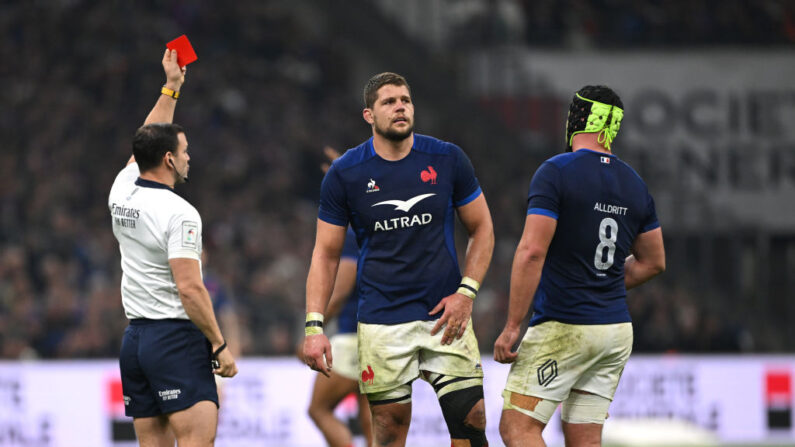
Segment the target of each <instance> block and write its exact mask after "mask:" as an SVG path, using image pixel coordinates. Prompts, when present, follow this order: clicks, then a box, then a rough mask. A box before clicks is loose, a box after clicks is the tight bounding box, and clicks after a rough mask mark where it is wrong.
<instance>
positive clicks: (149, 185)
mask: <svg viewBox="0 0 795 447" xmlns="http://www.w3.org/2000/svg"><path fill="white" fill-rule="evenodd" d="M135 184H136V185H138V186H143V187H144V188H155V189H167V190H169V191H171V192H174V189H173V188H170V187H169V186H168V185H166V184H163V183H160V182H155V181H153V180H146V179H142V178H141V177H138V178H137V179H136V180H135ZM175 194H176V193H175Z"/></svg>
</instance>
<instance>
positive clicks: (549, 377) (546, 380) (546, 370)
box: [536, 360, 558, 387]
mask: <svg viewBox="0 0 795 447" xmlns="http://www.w3.org/2000/svg"><path fill="white" fill-rule="evenodd" d="M536 372H537V373H538V384H539V385H541V386H544V387H545V386H547V385H549V384H550V383H552V381H553V380H555V377H557V376H558V362H557V361H555V360H547V361H546V362H544V364H543V365H541V366H540V367H539V368H538V370H537V371H536Z"/></svg>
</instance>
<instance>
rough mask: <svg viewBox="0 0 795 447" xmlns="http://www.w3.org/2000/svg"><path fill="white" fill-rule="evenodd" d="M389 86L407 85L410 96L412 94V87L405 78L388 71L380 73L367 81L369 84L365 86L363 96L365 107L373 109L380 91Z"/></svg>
mask: <svg viewBox="0 0 795 447" xmlns="http://www.w3.org/2000/svg"><path fill="white" fill-rule="evenodd" d="M388 84H391V85H397V86H401V85H405V86H406V88H407V89H408V90H409V94H411V87H409V83H408V82H407V81H406V78H404V77H403V76H400V75H399V74H397V73H391V72H388V71H387V72H384V73H379V74H377V75H375V76H373V77H372V78H370V80H369V81H367V84H366V85H365V86H364V92H363V95H362V96H363V97H364V107H366V108H368V109H372V108H373V104H375V100H376V99H378V89H380V88H381V87H383V86H385V85H388Z"/></svg>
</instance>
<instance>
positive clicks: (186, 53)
mask: <svg viewBox="0 0 795 447" xmlns="http://www.w3.org/2000/svg"><path fill="white" fill-rule="evenodd" d="M166 48H168V49H169V50H177V64H179V66H180V67H184V66H186V65H188V64H190V63H191V62H196V60H197V59H198V57H197V56H196V52H195V51H193V47H192V46H191V44H190V41H189V40H188V36H186V35H184V34H183V35H181V36H179V37H177V38H176V39H174V40H172V41H171V42H169V43H167V44H166Z"/></svg>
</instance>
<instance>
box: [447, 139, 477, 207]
mask: <svg viewBox="0 0 795 447" xmlns="http://www.w3.org/2000/svg"><path fill="white" fill-rule="evenodd" d="M451 146H453V153H454V154H455V157H456V162H455V173H454V174H455V181H454V182H453V205H454V206H455V207H460V206H464V205H466V204H468V203H470V202H472V201H473V200H475V199H477V198H478V196H480V194H481V189H480V184H479V183H478V179H477V177H475V168H474V167H472V162H471V161H470V160H469V157H467V155H466V154H465V153H464V151H463V150H461V148H460V147H458V146H456V145H455V144H451Z"/></svg>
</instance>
